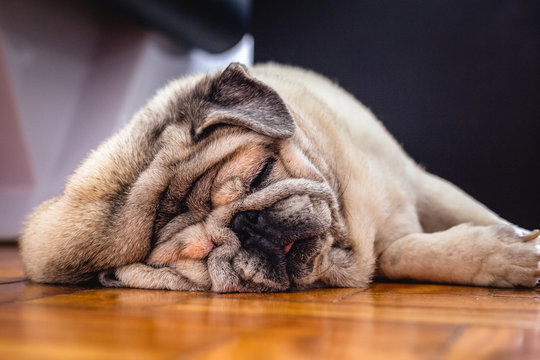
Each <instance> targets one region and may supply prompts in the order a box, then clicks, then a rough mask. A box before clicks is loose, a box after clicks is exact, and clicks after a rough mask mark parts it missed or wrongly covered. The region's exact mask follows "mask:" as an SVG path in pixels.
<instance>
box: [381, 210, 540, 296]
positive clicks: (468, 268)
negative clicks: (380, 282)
mask: <svg viewBox="0 0 540 360" xmlns="http://www.w3.org/2000/svg"><path fill="white" fill-rule="evenodd" d="M473 215H474V213H473ZM539 235H540V232H539V231H538V230H536V231H534V232H524V231H520V230H518V229H516V228H515V227H513V226H511V225H506V224H500V225H489V226H476V225H472V224H461V225H458V226H455V227H452V228H450V229H449V230H446V231H441V232H435V233H431V234H427V233H414V234H409V235H406V236H404V237H402V238H400V239H398V240H396V241H394V242H393V243H391V244H390V245H389V246H388V247H387V248H386V249H385V250H384V251H383V252H382V253H381V255H380V256H379V263H378V265H379V269H378V270H379V273H380V274H381V275H384V276H385V277H388V278H390V279H414V280H420V281H432V282H445V283H458V284H468V285H479V286H496V287H514V286H527V287H532V286H535V284H536V281H537V279H538V277H540V271H539V269H538V263H539V261H540V238H539Z"/></svg>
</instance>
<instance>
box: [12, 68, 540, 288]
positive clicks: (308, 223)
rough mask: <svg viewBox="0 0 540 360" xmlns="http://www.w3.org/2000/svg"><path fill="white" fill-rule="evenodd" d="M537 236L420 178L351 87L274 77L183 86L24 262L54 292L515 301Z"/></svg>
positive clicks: (37, 221) (528, 279)
mask: <svg viewBox="0 0 540 360" xmlns="http://www.w3.org/2000/svg"><path fill="white" fill-rule="evenodd" d="M270 158H272V161H270V162H269V159H270ZM265 169H266V170H265ZM264 171H267V174H265V176H264V177H263V176H262V175H261V173H262V172H264ZM259 177H261V179H260V184H259V183H257V184H255V185H256V187H255V188H252V186H253V185H254V182H257V179H258V178H259ZM242 224H247V225H246V227H243V225H242ZM261 224H262V225H261ZM233 230H235V231H236V232H235V231H233ZM259 230H260V231H262V233H261V232H260V231H259ZM272 234H273V235H272ZM527 234H529V232H527V231H525V230H523V229H520V228H518V227H515V226H512V225H510V224H509V223H507V222H506V221H505V220H503V219H501V218H499V217H498V216H497V215H495V214H494V213H493V212H491V211H490V210H488V209H487V208H486V207H485V206H483V205H482V204H479V203H478V202H476V201H475V200H474V199H472V198H470V197H469V196H468V195H466V194H465V193H463V192H462V191H461V190H460V189H457V188H456V187H455V186H453V185H452V184H450V183H448V182H446V181H445V180H442V179H440V178H438V177H436V176H433V175H431V174H428V173H426V172H425V171H424V170H422V169H421V168H420V167H418V166H417V165H416V164H415V163H414V162H413V161H412V160H411V159H410V158H409V157H408V156H407V155H406V154H405V153H404V151H403V150H402V149H401V147H400V146H399V145H398V144H397V142H396V141H395V140H394V139H393V138H392V137H391V136H390V135H389V134H388V132H387V131H386V129H385V128H384V127H383V126H382V125H381V123H380V122H379V121H378V120H376V119H375V117H374V116H373V114H371V112H370V111H369V110H368V109H366V108H365V107H364V106H363V105H362V104H360V103H359V102H358V101H356V100H355V99H354V98H353V97H352V96H351V95H350V94H348V93H347V92H345V91H344V90H342V89H341V88H339V87H338V86H337V85H335V84H333V83H331V82H330V81H328V80H327V79H325V78H324V77H322V76H320V75H317V74H315V73H312V72H309V71H306V70H302V69H298V68H293V67H286V66H280V65H275V64H267V65H259V66H255V67H253V68H251V69H249V70H247V69H245V68H244V67H242V66H240V65H231V67H229V68H228V69H227V70H225V71H224V72H222V73H217V74H212V75H208V76H195V77H190V78H185V79H180V80H176V81H174V82H172V83H171V84H169V85H168V86H167V87H166V88H165V89H163V90H161V91H160V92H159V93H158V94H157V95H156V96H155V97H154V99H152V100H151V101H150V102H149V104H148V105H147V106H146V107H145V108H143V109H142V110H141V111H140V112H139V113H138V114H136V115H135V117H134V119H133V120H132V121H131V122H130V123H129V124H128V125H127V126H126V127H125V128H124V129H123V130H122V131H120V132H119V133H118V134H116V135H114V136H113V137H111V138H110V139H109V140H108V141H107V142H105V143H104V144H103V145H101V146H100V147H99V148H98V149H97V150H96V151H94V152H93V153H92V154H90V156H89V158H88V159H87V160H86V161H85V162H84V163H83V164H82V165H81V167H80V168H79V169H78V170H77V171H76V172H75V173H74V175H73V176H72V177H71V178H70V180H69V181H68V183H67V185H66V189H65V191H64V193H63V194H62V196H60V197H58V198H55V199H51V200H49V201H47V202H45V203H44V204H42V205H41V206H40V207H39V208H38V209H36V211H35V212H34V214H33V215H32V216H31V217H30V218H29V220H28V223H27V226H26V228H25V231H24V234H23V236H22V238H21V242H20V248H21V252H22V256H23V261H24V264H25V269H26V273H27V275H28V277H29V278H31V279H32V280H35V281H39V282H60V283H76V282H80V281H86V280H89V279H91V278H93V277H95V276H98V277H99V280H100V282H101V283H102V284H103V285H106V286H132V287H144V288H166V289H176V290H214V291H220V292H226V291H276V290H286V289H291V288H296V289H303V288H309V287H318V286H365V285H367V284H368V283H369V281H370V280H371V278H372V277H373V275H374V274H375V273H376V272H377V274H379V275H381V276H386V277H389V278H393V279H403V278H410V279H417V280H422V281H442V282H452V283H462V284H472V285H484V286H485V285H489V286H502V287H511V286H534V285H535V283H536V280H537V277H538V261H539V260H540V254H539V252H538V247H539V244H538V242H539V240H538V239H533V240H531V239H530V237H531V236H532V235H529V237H527V236H528V235H527ZM533 235H534V234H533ZM259 237H260V239H259ZM525 240H531V241H525ZM289 250H290V251H289Z"/></svg>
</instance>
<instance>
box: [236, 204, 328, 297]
mask: <svg viewBox="0 0 540 360" xmlns="http://www.w3.org/2000/svg"><path fill="white" fill-rule="evenodd" d="M331 223H332V217H331V211H330V208H329V207H328V205H327V204H326V202H324V201H322V200H319V199H312V198H311V197H310V196H307V195H294V196H290V197H288V198H286V199H283V200H281V201H279V202H277V203H276V204H274V205H273V206H272V207H270V208H268V209H263V210H260V211H252V210H249V211H243V212H239V213H237V214H235V215H234V217H233V218H232V220H231V222H230V229H231V230H232V231H233V232H234V234H235V235H236V237H237V238H238V240H239V242H240V244H241V248H240V249H239V251H238V252H237V255H236V256H235V258H234V259H233V261H232V265H233V268H234V270H235V272H236V273H237V274H238V275H239V277H240V279H241V280H242V282H243V287H244V288H245V289H248V290H251V289H253V290H255V291H276V290H287V289H289V288H291V287H295V286H296V285H298V283H301V282H302V280H303V279H305V278H306V276H308V275H309V274H311V273H312V272H313V271H314V267H315V266H316V259H317V257H318V256H320V255H322V254H323V251H322V250H323V248H324V244H325V242H326V240H327V237H326V236H325V234H326V233H327V232H328V231H329V228H330V227H331Z"/></svg>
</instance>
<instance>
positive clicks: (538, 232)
mask: <svg viewBox="0 0 540 360" xmlns="http://www.w3.org/2000/svg"><path fill="white" fill-rule="evenodd" d="M538 236H540V230H538V229H535V230H533V231H531V232H530V233H529V234H527V235H523V236H521V240H523V241H524V242H527V241H531V240H534V239H536V238H537V237H538Z"/></svg>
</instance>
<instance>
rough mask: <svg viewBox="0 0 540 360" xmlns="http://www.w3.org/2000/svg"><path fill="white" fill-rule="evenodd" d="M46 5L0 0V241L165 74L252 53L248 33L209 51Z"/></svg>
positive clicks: (57, 189)
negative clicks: (230, 44) (225, 48)
mask: <svg viewBox="0 0 540 360" xmlns="http://www.w3.org/2000/svg"><path fill="white" fill-rule="evenodd" d="M74 3H76V2H74ZM50 4H51V3H48V2H43V1H39V0H32V1H30V0H25V1H7V2H0V239H2V238H4V239H12V238H15V237H16V236H17V235H18V234H19V233H20V230H21V227H22V223H23V221H24V219H25V218H26V216H27V215H28V214H29V213H30V212H31V210H32V209H33V208H34V207H35V206H36V205H37V204H39V203H40V202H41V201H43V200H45V199H47V198H49V197H52V196H55V195H58V194H60V193H61V191H62V188H63V185H64V183H65V180H66V178H67V176H68V175H69V174H70V173H71V172H72V171H73V170H74V169H75V168H76V166H77V165H78V164H79V163H80V161H81V160H82V159H83V158H84V156H85V155H86V154H87V153H88V151H89V150H91V149H93V148H95V147H96V146H97V145H98V144H99V143H100V142H101V141H102V140H104V139H105V138H106V137H108V136H109V135H110V134H112V133H113V132H114V131H115V130H117V129H118V128H119V127H121V126H122V125H123V124H124V123H125V122H127V121H128V120H129V119H130V117H131V115H132V114H133V113H135V112H136V111H137V109H139V108H140V107H141V106H143V105H144V103H145V102H146V101H147V100H148V99H149V98H150V97H151V96H152V95H153V94H154V93H155V91H156V90H157V89H159V88H160V87H162V86H163V85H165V84H166V83H167V82H168V81H169V80H171V79H173V78H175V77H179V76H182V75H186V74H190V73H195V72H202V71H211V70H216V69H219V68H223V67H225V66H226V65H227V64H229V63H230V62H232V61H240V62H242V63H245V64H247V65H249V64H251V63H252V61H253V39H252V37H251V36H250V35H246V36H244V38H243V39H242V40H241V41H240V42H239V43H238V44H237V45H236V46H235V47H233V48H232V49H230V50H229V51H227V52H225V53H222V54H218V55H213V54H208V53H206V52H204V51H202V50H198V49H187V48H179V47H178V45H176V46H175V47H172V45H171V44H169V43H168V42H167V41H166V40H165V39H163V38H161V37H160V36H159V35H157V34H154V33H152V32H150V31H148V30H145V29H142V28H138V27H136V26H134V25H129V24H121V25H111V24H110V23H106V22H103V21H101V20H100V17H99V16H96V14H95V13H92V12H91V11H86V9H85V8H84V7H81V5H80V4H79V5H76V4H74V5H70V4H69V3H67V2H66V3H63V2H60V3H59V4H57V3H54V4H55V7H51V6H50Z"/></svg>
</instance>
